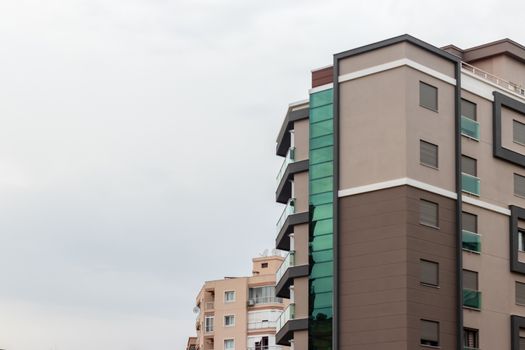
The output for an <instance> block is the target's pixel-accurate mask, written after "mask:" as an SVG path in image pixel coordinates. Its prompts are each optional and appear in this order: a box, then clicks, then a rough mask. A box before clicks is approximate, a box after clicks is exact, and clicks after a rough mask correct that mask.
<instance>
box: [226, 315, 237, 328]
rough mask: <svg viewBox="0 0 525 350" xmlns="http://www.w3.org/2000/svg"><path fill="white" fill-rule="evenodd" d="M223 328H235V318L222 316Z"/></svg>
mask: <svg viewBox="0 0 525 350" xmlns="http://www.w3.org/2000/svg"><path fill="white" fill-rule="evenodd" d="M224 326H225V327H232V326H235V316H234V315H226V316H224Z"/></svg>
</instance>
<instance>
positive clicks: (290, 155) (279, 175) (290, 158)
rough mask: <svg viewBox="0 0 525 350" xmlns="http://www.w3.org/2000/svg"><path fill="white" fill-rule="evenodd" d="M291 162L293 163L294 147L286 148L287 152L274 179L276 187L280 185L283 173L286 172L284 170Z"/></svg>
mask: <svg viewBox="0 0 525 350" xmlns="http://www.w3.org/2000/svg"><path fill="white" fill-rule="evenodd" d="M293 162H295V147H290V148H288V152H286V156H285V157H284V160H283V164H281V168H280V169H279V172H278V173H277V177H276V178H275V179H276V180H277V185H279V184H280V183H281V180H282V179H283V176H284V173H285V172H286V168H288V165H289V164H291V163H293Z"/></svg>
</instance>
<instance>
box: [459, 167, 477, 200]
mask: <svg viewBox="0 0 525 350" xmlns="http://www.w3.org/2000/svg"><path fill="white" fill-rule="evenodd" d="M461 190H462V191H463V192H467V193H470V194H474V195H476V196H479V178H477V177H475V176H472V175H469V174H465V173H462V174H461Z"/></svg>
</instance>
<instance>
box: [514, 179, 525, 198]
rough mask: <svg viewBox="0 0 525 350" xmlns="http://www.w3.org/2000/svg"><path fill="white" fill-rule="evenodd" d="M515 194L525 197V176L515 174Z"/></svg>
mask: <svg viewBox="0 0 525 350" xmlns="http://www.w3.org/2000/svg"><path fill="white" fill-rule="evenodd" d="M514 194H517V195H518V196H522V197H525V177H524V176H521V175H518V174H514Z"/></svg>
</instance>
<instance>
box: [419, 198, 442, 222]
mask: <svg viewBox="0 0 525 350" xmlns="http://www.w3.org/2000/svg"><path fill="white" fill-rule="evenodd" d="M419 221H420V222H421V223H422V224H425V225H431V226H435V227H438V226H439V225H438V205H437V204H436V203H432V202H429V201H426V200H423V199H422V200H421V201H420V212H419Z"/></svg>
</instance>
